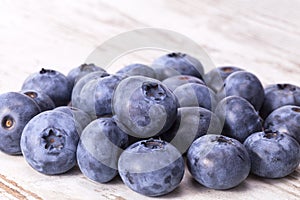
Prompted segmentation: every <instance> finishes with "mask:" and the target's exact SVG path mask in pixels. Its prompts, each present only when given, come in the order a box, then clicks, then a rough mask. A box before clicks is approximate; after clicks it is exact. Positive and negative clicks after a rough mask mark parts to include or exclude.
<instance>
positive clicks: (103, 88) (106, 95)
mask: <svg viewBox="0 0 300 200" xmlns="http://www.w3.org/2000/svg"><path fill="white" fill-rule="evenodd" d="M123 78H124V76H122V75H109V76H105V77H102V78H97V79H93V80H90V81H89V82H87V83H86V84H85V85H84V86H83V88H82V90H81V92H80V94H79V97H77V98H78V99H77V100H75V101H74V102H72V106H74V107H77V108H79V109H81V110H83V111H85V112H86V113H88V114H89V115H90V116H91V117H92V118H93V119H96V118H98V117H103V116H107V115H112V108H111V105H112V102H111V99H112V96H113V93H114V90H115V87H116V86H117V85H118V83H119V82H120V81H121V80H122V79H123ZM123 92H124V91H123Z"/></svg>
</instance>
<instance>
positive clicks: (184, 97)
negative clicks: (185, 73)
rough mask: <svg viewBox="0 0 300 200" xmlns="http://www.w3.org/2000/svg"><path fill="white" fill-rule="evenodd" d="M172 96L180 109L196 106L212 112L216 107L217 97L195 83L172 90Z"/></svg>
mask: <svg viewBox="0 0 300 200" xmlns="http://www.w3.org/2000/svg"><path fill="white" fill-rule="evenodd" d="M174 94H175V96H176V97H177V99H178V102H179V106H180V107H197V106H198V107H203V108H206V109H208V110H211V111H214V110H215V108H216V105H217V97H216V94H215V93H214V91H212V90H211V89H209V88H208V87H207V86H204V85H200V84H197V83H187V84H184V85H181V86H179V87H177V88H176V89H175V90H174Z"/></svg>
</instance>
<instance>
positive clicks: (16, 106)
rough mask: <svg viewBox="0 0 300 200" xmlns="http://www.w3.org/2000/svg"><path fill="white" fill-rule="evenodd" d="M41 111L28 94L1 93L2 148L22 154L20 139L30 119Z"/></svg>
mask: <svg viewBox="0 0 300 200" xmlns="http://www.w3.org/2000/svg"><path fill="white" fill-rule="evenodd" d="M39 113H40V109H39V106H38V105H37V104H36V103H35V102H34V101H33V100H32V99H31V98H29V97H28V96H26V95H24V94H21V93H17V92H8V93H4V94H1V95H0V122H1V126H0V150H1V151H2V152H4V153H7V154H21V148H20V139H21V135H22V131H23V129H24V127H25V125H26V124H27V123H28V121H29V120H30V119H31V118H33V117H34V116H35V115H37V114H39Z"/></svg>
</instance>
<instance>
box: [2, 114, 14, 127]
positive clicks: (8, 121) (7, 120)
mask: <svg viewBox="0 0 300 200" xmlns="http://www.w3.org/2000/svg"><path fill="white" fill-rule="evenodd" d="M14 124H15V120H14V119H13V118H12V117H11V116H9V115H7V116H5V117H4V118H3V119H2V122H1V126H2V127H3V128H4V129H11V128H12V127H13V126H14Z"/></svg>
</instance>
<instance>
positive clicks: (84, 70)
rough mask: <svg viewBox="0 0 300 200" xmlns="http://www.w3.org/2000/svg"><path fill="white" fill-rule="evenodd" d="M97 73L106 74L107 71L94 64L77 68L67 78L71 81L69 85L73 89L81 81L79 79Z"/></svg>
mask: <svg viewBox="0 0 300 200" xmlns="http://www.w3.org/2000/svg"><path fill="white" fill-rule="evenodd" d="M96 71H101V72H106V71H105V69H103V68H101V67H98V66H96V65H95V64H93V63H90V64H86V63H84V64H82V65H80V66H79V67H76V68H74V69H72V70H71V71H70V72H69V73H68V75H67V78H68V80H69V83H70V85H71V87H72V88H73V86H74V85H75V84H76V83H77V82H78V81H79V79H81V78H82V77H83V76H85V75H87V74H89V73H92V72H96Z"/></svg>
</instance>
